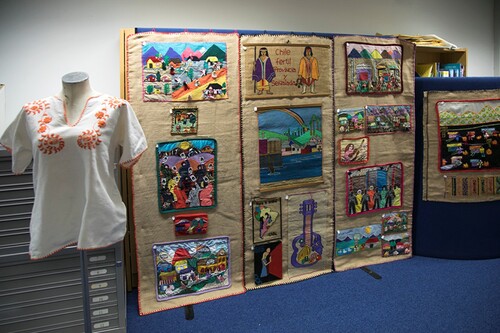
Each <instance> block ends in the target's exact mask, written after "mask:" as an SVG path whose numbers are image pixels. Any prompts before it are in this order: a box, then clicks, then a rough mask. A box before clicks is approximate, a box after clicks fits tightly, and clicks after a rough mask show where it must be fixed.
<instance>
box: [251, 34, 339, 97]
mask: <svg viewBox="0 0 500 333" xmlns="http://www.w3.org/2000/svg"><path fill="white" fill-rule="evenodd" d="M271 37H273V36H271ZM276 37H278V36H276ZM280 37H281V36H280ZM264 40H265V39H264V38H263V37H262V36H254V37H252V36H247V37H246V38H244V39H243V40H242V46H243V52H242V66H244V68H245V73H247V75H245V76H242V80H244V81H245V84H244V85H243V86H244V88H243V97H244V98H245V99H265V98H282V97H292V96H293V97H306V96H307V97H310V96H325V95H330V94H331V91H330V90H329V83H330V76H331V72H328V71H325V69H326V68H328V67H329V66H330V64H329V63H328V61H329V60H328V59H329V58H330V55H331V43H314V42H313V41H311V40H309V41H308V42H307V43H306V44H303V43H295V42H294V41H293V39H287V40H286V41H283V42H280V40H283V38H274V40H270V41H269V42H265V41H264Z"/></svg>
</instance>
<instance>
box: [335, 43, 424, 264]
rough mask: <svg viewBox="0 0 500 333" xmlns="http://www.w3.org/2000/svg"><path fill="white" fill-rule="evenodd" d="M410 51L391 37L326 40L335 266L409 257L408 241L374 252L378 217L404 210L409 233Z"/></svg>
mask: <svg viewBox="0 0 500 333" xmlns="http://www.w3.org/2000/svg"><path fill="white" fill-rule="evenodd" d="M414 55H415V45H414V44H412V43H409V42H407V41H404V40H400V39H397V38H385V37H384V38H377V37H364V36H335V37H334V59H333V62H334V64H335V67H334V83H335V91H334V103H335V108H336V110H337V112H336V118H337V119H336V120H337V125H336V127H335V133H334V134H335V140H334V142H335V148H336V149H337V153H336V154H335V159H336V161H335V187H336V191H335V194H334V205H335V209H334V216H335V228H336V229H335V230H336V236H335V238H336V242H335V249H334V260H333V261H334V269H335V270H336V271H344V270H348V269H353V268H359V267H363V266H369V265H376V264H380V263H385V262H390V261H395V260H402V259H406V258H409V257H411V246H410V247H409V250H408V251H409V252H410V253H409V254H406V255H395V254H396V252H397V253H398V254H399V253H401V252H400V251H399V250H396V249H394V250H391V252H389V254H390V255H388V256H383V255H382V247H383V246H384V245H383V242H384V240H383V238H382V236H383V235H384V233H383V231H382V224H381V215H382V214H391V213H394V212H395V211H397V212H399V211H401V210H404V211H408V212H409V213H408V216H407V217H408V218H407V228H408V230H406V231H402V232H400V233H399V234H403V233H405V232H406V233H408V234H411V227H412V226H411V211H412V209H413V195H414V176H413V174H414V160H415V126H414V124H415V120H414V119H415V112H414V109H415V108H414V103H415V59H414ZM365 146H366V148H365ZM365 151H366V155H365ZM360 164H362V165H360ZM344 188H345V190H343V189H344ZM386 236H387V237H389V235H386ZM391 237H392V236H391ZM401 239H402V240H403V243H406V238H404V237H401ZM391 241H392V240H390V241H389V243H390V242H391ZM396 243H400V241H397V242H396ZM404 252H405V251H403V253H404Z"/></svg>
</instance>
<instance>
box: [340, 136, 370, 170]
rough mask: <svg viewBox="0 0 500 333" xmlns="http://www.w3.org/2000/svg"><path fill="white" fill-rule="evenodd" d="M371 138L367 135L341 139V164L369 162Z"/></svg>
mask: <svg viewBox="0 0 500 333" xmlns="http://www.w3.org/2000/svg"><path fill="white" fill-rule="evenodd" d="M369 142H370V138H369V137H367V136H364V137H361V138H353V139H350V138H349V139H340V141H339V155H340V156H339V164H341V165H345V164H364V163H367V162H368V153H369V149H368V147H369V146H368V145H369Z"/></svg>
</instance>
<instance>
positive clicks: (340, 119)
mask: <svg viewBox="0 0 500 333" xmlns="http://www.w3.org/2000/svg"><path fill="white" fill-rule="evenodd" d="M337 124H338V131H339V133H350V132H364V129H365V108H353V109H338V110H337Z"/></svg>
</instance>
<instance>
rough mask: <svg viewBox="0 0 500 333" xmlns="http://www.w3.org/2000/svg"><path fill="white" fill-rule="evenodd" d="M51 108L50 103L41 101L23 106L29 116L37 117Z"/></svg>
mask: <svg viewBox="0 0 500 333" xmlns="http://www.w3.org/2000/svg"><path fill="white" fill-rule="evenodd" d="M49 107H50V104H49V102H47V101H44V100H41V99H39V100H36V101H34V102H31V103H27V104H25V105H24V106H23V111H24V112H26V113H27V114H32V115H35V114H39V113H41V112H45V110H47V109H49Z"/></svg>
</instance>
